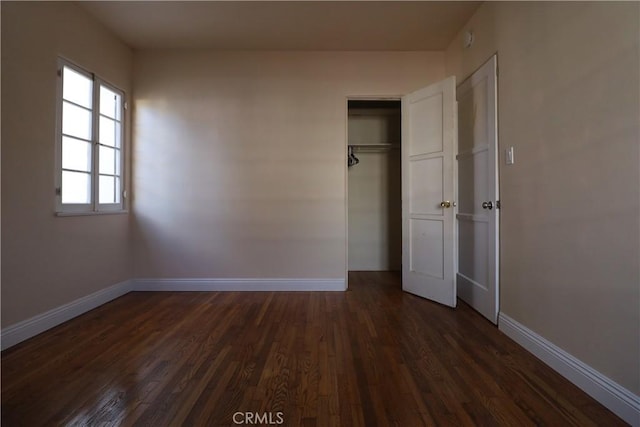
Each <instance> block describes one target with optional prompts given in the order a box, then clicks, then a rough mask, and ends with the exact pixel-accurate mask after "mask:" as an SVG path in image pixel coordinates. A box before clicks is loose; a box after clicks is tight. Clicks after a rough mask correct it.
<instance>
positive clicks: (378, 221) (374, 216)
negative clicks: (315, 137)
mask: <svg viewBox="0 0 640 427" xmlns="http://www.w3.org/2000/svg"><path fill="white" fill-rule="evenodd" d="M347 128H348V149H347V165H348V178H347V179H348V227H349V228H348V239H349V240H348V241H349V266H348V268H349V270H350V271H399V270H401V260H402V256H401V252H402V203H401V168H400V164H401V163H400V136H401V134H400V132H401V106H400V101H386V100H357V101H356V100H350V101H349V102H348V122H347Z"/></svg>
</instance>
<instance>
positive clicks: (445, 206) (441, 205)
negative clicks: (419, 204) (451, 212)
mask: <svg viewBox="0 0 640 427" xmlns="http://www.w3.org/2000/svg"><path fill="white" fill-rule="evenodd" d="M440 207H441V208H450V207H451V202H450V201H448V200H445V201H444V202H440Z"/></svg>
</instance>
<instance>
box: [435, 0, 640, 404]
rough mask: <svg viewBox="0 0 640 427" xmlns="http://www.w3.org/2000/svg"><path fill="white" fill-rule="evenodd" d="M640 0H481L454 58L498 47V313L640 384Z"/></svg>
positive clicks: (634, 386)
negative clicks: (467, 43) (508, 160)
mask: <svg viewBox="0 0 640 427" xmlns="http://www.w3.org/2000/svg"><path fill="white" fill-rule="evenodd" d="M639 7H640V6H639V4H638V3H624V4H622V3H611V2H605V3H551V2H550V3H508V2H507V3H487V4H484V5H483V6H482V7H481V8H480V9H479V10H478V11H477V13H476V14H475V15H474V17H473V18H472V19H471V21H470V22H469V23H468V24H467V25H466V26H465V28H464V29H463V31H466V30H467V29H472V30H473V31H474V33H475V44H474V45H473V47H472V48H470V49H467V50H464V49H463V48H462V38H461V37H462V32H461V33H460V34H459V35H458V37H457V38H456V39H455V40H453V42H452V43H451V45H450V46H449V48H448V50H447V56H446V60H447V73H448V74H456V75H457V76H458V78H459V79H462V78H465V77H466V76H468V75H469V74H470V73H471V72H473V70H475V69H476V68H477V67H478V66H480V65H481V64H482V63H483V62H484V61H485V60H487V59H488V58H489V57H490V56H491V55H492V54H493V53H494V52H496V51H497V52H498V64H499V73H500V74H499V78H498V80H499V86H498V87H499V88H498V92H499V100H498V102H499V126H498V127H499V144H500V153H501V162H500V193H501V194H500V198H501V200H502V206H503V209H502V211H501V238H500V242H501V271H500V273H501V294H500V297H501V300H500V304H501V311H502V312H503V313H505V314H507V315H508V316H510V317H512V318H514V319H515V320H517V321H518V322H520V323H522V324H523V325H525V326H526V327H527V328H530V329H531V330H533V331H535V332H536V333H538V334H540V335H542V336H543V337H545V338H546V339H548V340H549V341H551V342H553V343H554V344H556V345H557V346H559V347H561V348H562V349H564V350H565V351H567V352H568V353H570V354H572V355H573V356H575V357H577V358H578V359H580V360H582V361H584V362H585V363H587V364H588V365H590V366H592V367H594V368H595V369H597V370H598V371H600V372H602V373H603V374H605V375H606V376H608V377H610V378H611V379H613V380H614V381H616V382H618V383H619V384H621V385H623V386H624V387H626V388H628V389H629V390H631V391H632V392H634V393H636V394H638V393H640V372H639V364H638V360H640V341H639V340H640V303H639V301H640V273H639V268H640V267H639V266H640V262H639V260H640V250H639V236H640V230H639V218H640V213H639V201H638V199H639V194H638V186H639V184H640V178H639V162H638V161H639V151H638V137H639V131H640V129H639V118H640V108H639V93H640V91H639V83H638V79H639V75H640V74H639V71H640V70H639V65H638V64H639V56H638V40H639V34H640V32H639V24H638V21H639V16H640V14H639ZM508 146H514V148H515V160H516V163H515V164H514V165H512V166H505V164H504V149H505V148H506V147H508Z"/></svg>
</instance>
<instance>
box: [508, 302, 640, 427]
mask: <svg viewBox="0 0 640 427" xmlns="http://www.w3.org/2000/svg"><path fill="white" fill-rule="evenodd" d="M498 325H499V329H500V330H501V331H502V332H504V333H505V334H506V335H507V336H508V337H509V338H511V339H512V340H514V341H515V342H517V343H518V344H520V345H521V346H523V347H524V348H526V349H527V350H528V351H529V352H531V353H533V355H535V356H536V357H538V358H539V359H540V360H542V361H543V362H544V363H546V364H547V365H549V366H550V367H551V368H553V369H554V370H556V371H557V372H558V373H560V375H562V376H563V377H565V378H566V379H568V380H569V381H571V382H572V383H573V384H575V385H576V386H578V387H579V388H580V389H582V390H583V391H584V392H585V393H587V394H588V395H589V396H591V397H593V398H594V399H595V400H597V401H598V402H600V403H601V404H602V405H604V406H605V407H606V408H608V409H609V410H610V411H611V412H613V413H614V414H616V415H617V416H619V417H620V418H622V419H623V420H624V421H626V422H627V423H629V424H631V425H632V426H634V427H638V426H640V396H637V395H635V394H634V393H632V392H631V391H629V390H627V389H626V388H624V387H622V386H621V385H620V384H618V383H616V382H614V381H613V380H611V379H609V378H607V377H606V376H604V375H602V374H601V373H600V372H598V371H596V370H595V369H593V368H592V367H591V366H589V365H587V364H585V363H583V362H581V361H580V360H578V359H576V358H575V357H574V356H572V355H570V354H569V353H567V352H566V351H564V350H562V349H561V348H559V347H557V346H556V345H554V344H552V343H551V342H549V341H547V340H546V339H544V338H543V337H541V336H540V335H538V334H536V333H535V332H533V331H532V330H530V329H528V328H527V327H525V326H523V325H522V324H520V323H518V322H517V321H515V320H513V319H512V318H510V317H509V316H507V315H506V314H504V313H500V317H499V323H498Z"/></svg>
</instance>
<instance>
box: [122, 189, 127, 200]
mask: <svg viewBox="0 0 640 427" xmlns="http://www.w3.org/2000/svg"><path fill="white" fill-rule="evenodd" d="M122 198H123V199H126V198H127V190H124V191H123V192H122Z"/></svg>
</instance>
